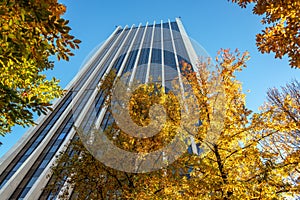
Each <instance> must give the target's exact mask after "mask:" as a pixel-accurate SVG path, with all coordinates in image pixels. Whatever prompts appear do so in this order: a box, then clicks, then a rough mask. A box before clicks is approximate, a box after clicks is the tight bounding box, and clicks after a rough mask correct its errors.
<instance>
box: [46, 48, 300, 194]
mask: <svg viewBox="0 0 300 200" xmlns="http://www.w3.org/2000/svg"><path fill="white" fill-rule="evenodd" d="M248 59H249V56H248V54H247V53H244V54H242V55H241V54H240V53H239V52H238V51H236V52H234V53H231V52H230V51H229V50H222V51H220V52H219V55H218V56H217V59H216V63H217V64H216V69H217V70H216V71H215V72H213V73H212V72H211V71H210V70H209V69H210V68H209V66H211V64H210V63H209V62H206V61H205V62H199V64H198V70H199V71H200V72H201V73H199V74H197V73H195V72H194V71H192V70H191V69H192V68H191V66H190V65H189V64H188V63H185V62H182V66H183V70H182V71H183V73H184V75H185V77H186V78H187V80H188V81H189V82H190V83H191V85H192V88H193V92H194V94H195V96H196V99H197V101H198V103H199V105H200V111H201V112H200V113H199V119H200V120H201V126H200V127H199V128H198V130H197V132H196V134H195V135H193V136H194V139H195V141H196V143H197V144H199V145H200V147H201V148H200V151H201V150H203V148H204V147H206V148H208V149H209V151H207V152H203V153H202V154H200V155H196V154H191V152H189V151H186V152H185V153H184V154H183V155H182V156H181V157H180V158H179V159H177V160H176V161H175V162H174V163H172V164H170V165H168V166H167V167H165V168H163V169H161V170H157V171H154V172H149V173H137V174H134V173H127V172H123V171H117V170H114V169H111V168H109V167H106V166H105V165H104V164H102V163H101V162H99V161H98V160H96V159H95V158H94V157H93V156H92V155H91V154H90V153H89V151H87V150H86V149H85V148H84V146H83V145H82V143H81V142H80V140H75V141H74V142H72V143H71V147H70V148H69V149H70V151H67V153H62V154H61V156H60V158H59V159H58V163H57V165H56V166H54V167H53V176H52V180H53V182H52V185H50V186H49V188H47V190H50V191H52V192H53V193H56V192H57V191H58V188H59V187H60V186H62V185H63V184H64V183H65V182H64V181H58V180H65V181H67V182H68V184H67V186H68V187H69V188H74V191H75V194H76V195H77V197H78V198H80V199H82V198H96V199H107V198H111V199H284V197H286V196H288V195H295V194H299V192H300V186H299V175H300V174H299V166H300V164H299V156H298V154H299V152H298V151H299V127H300V126H299V91H300V90H299V83H298V82H295V83H292V84H291V85H288V86H287V87H286V88H284V89H283V92H279V91H278V90H270V92H269V93H268V95H269V103H268V104H267V105H266V106H265V107H264V109H263V110H262V111H261V112H259V113H254V114H252V111H250V110H249V109H247V107H246V104H245V94H244V93H243V92H242V87H241V83H240V82H239V81H237V80H236V77H235V73H236V72H237V71H240V70H242V68H243V67H245V66H246V61H247V60H248ZM216 80H217V81H216ZM216 83H217V84H216ZM217 85H219V86H221V87H222V90H220V91H219V90H212V88H216V86H217ZM148 89H149V90H146V91H150V92H151V91H153V87H150V88H148ZM144 92H145V90H143V91H140V90H137V91H136V93H135V94H134V95H137V96H133V99H132V105H131V106H132V107H131V108H132V113H131V116H134V117H133V118H135V119H136V120H135V122H136V123H140V124H142V125H144V123H145V122H147V117H148V115H147V111H148V109H149V105H150V104H151V103H149V102H147V101H148V100H147V99H145V98H143V97H144V95H145V93H144ZM167 96H168V95H167ZM219 96H221V99H220V101H219V102H218V104H215V103H214V102H215V101H216V97H219ZM164 97H166V96H165V94H160V95H158V96H157V97H156V98H154V97H153V96H151V98H150V99H149V101H153V102H157V101H159V100H162V99H164ZM141 99H142V103H141V102H139V101H141ZM154 100H155V101H154ZM168 101H170V102H174V99H172V98H171V99H170V100H165V101H163V102H165V103H166V104H165V105H167V107H168V106H169V107H170V109H169V112H172V111H174V110H176V109H177V106H176V105H175V106H174V104H172V103H171V104H168V103H167V102H168ZM221 101H222V102H223V103H222V104H220V102H221ZM218 105H221V106H222V107H221V108H223V111H224V115H223V117H224V118H223V120H220V121H217V122H218V123H217V124H216V122H215V120H214V118H215V117H216V116H215V115H214V113H215V112H216V110H218V109H219V108H217V109H216V106H218ZM143 106H144V107H143ZM142 107H143V108H142ZM134 113H135V115H134ZM172 113H173V115H174V117H173V118H170V119H169V120H171V121H172V123H170V124H169V125H168V126H167V127H166V128H165V129H163V131H162V132H161V133H160V134H158V136H157V137H154V138H155V139H156V140H154V138H153V140H151V141H150V140H145V141H141V140H139V139H136V138H134V137H129V136H128V135H126V136H125V133H122V130H120V129H118V127H117V125H116V124H114V125H113V126H114V127H111V128H112V129H114V130H119V131H117V132H111V129H109V128H108V129H107V130H106V133H107V134H110V133H113V134H112V135H111V136H110V139H111V140H114V141H115V144H116V145H119V146H120V147H122V148H124V149H126V150H128V151H145V148H147V149H146V151H151V150H153V149H157V148H161V147H162V146H163V145H165V143H164V142H165V140H164V136H167V137H172V133H173V132H174V131H176V126H177V125H178V124H177V122H178V120H179V121H180V120H181V119H182V118H184V116H182V114H181V115H179V114H178V113H177V112H172ZM176 113H177V114H176ZM139 118H143V119H144V120H142V121H138V119H139ZM215 126H219V127H221V129H214V128H213V127H215ZM212 130H213V131H216V130H218V132H217V133H214V134H215V135H217V139H216V140H210V139H207V138H210V137H209V135H210V134H213V131H212ZM116 133H118V134H116ZM170 133H171V134H170ZM143 142H144V143H143ZM152 143H154V144H152ZM143 147H144V148H143ZM139 148H140V149H139ZM74 152H77V153H74ZM72 154H74V156H70V155H72ZM67 177H68V178H67ZM68 187H66V188H64V189H63V191H64V192H63V193H61V195H62V196H61V198H65V197H67V196H68V195H69V194H68V192H69V190H68V189H69V188H68Z"/></svg>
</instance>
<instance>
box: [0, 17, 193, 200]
mask: <svg viewBox="0 0 300 200" xmlns="http://www.w3.org/2000/svg"><path fill="white" fill-rule="evenodd" d="M196 57H197V56H196V53H195V51H194V48H193V46H192V43H191V41H190V39H189V38H188V37H187V34H186V31H185V29H184V27H183V25H182V23H181V21H180V19H178V18H177V19H176V20H175V21H173V22H170V21H168V22H160V23H155V22H154V23H153V24H152V25H149V24H148V23H147V24H146V25H139V26H134V25H133V26H131V27H128V26H125V27H124V28H121V27H120V26H119V27H117V28H116V30H115V31H114V32H113V33H112V34H111V35H110V37H109V38H108V39H107V40H106V41H105V42H104V43H103V44H102V45H101V46H100V47H99V48H98V49H97V51H96V52H95V53H94V55H92V56H91V57H90V58H89V59H88V61H87V62H86V63H85V65H84V67H83V68H82V69H81V71H80V72H79V73H78V74H77V75H76V77H74V79H73V80H72V81H71V83H70V84H69V85H68V86H67V88H66V91H67V92H66V94H65V95H64V97H62V98H61V99H59V100H57V101H56V102H55V104H54V106H53V108H54V109H53V112H51V113H48V114H47V115H46V116H43V117H41V118H39V120H38V121H37V124H38V125H37V126H35V127H33V128H31V129H30V130H29V131H27V132H26V133H25V134H24V136H23V137H22V138H21V139H20V141H18V142H17V143H16V145H15V146H14V147H13V148H12V149H11V150H10V151H9V152H7V153H6V154H5V155H4V156H3V157H2V159H1V160H0V172H1V175H0V197H1V199H39V198H40V199H44V198H48V197H47V195H48V194H45V193H43V192H42V191H43V188H44V187H45V186H46V185H47V183H48V181H49V178H48V177H47V175H48V174H50V173H51V169H50V167H51V166H52V165H53V164H54V162H55V160H56V157H55V155H57V154H58V153H59V152H61V151H64V150H65V149H66V146H67V145H68V143H69V142H70V140H71V139H72V138H73V137H74V135H75V129H74V125H80V126H83V127H90V125H91V124H92V123H94V121H95V120H98V121H99V123H100V126H101V128H103V129H105V128H106V127H107V126H108V125H109V124H110V123H112V121H113V120H114V118H113V116H111V115H110V114H109V113H108V112H106V109H105V107H104V106H103V104H104V102H105V99H106V96H105V95H106V94H105V93H104V92H103V91H101V90H99V89H98V88H99V87H98V86H99V84H100V82H101V80H102V79H103V77H105V75H107V74H108V73H109V72H110V71H111V70H113V69H114V70H115V71H116V72H117V75H118V76H121V75H122V74H124V73H126V72H129V71H130V72H131V76H130V79H131V80H139V81H141V82H144V83H147V82H148V81H149V80H150V79H152V80H151V81H153V82H159V83H161V85H162V86H163V87H165V88H166V90H167V89H168V88H171V81H172V80H173V79H174V77H181V70H182V69H181V67H182V66H181V61H182V60H184V61H185V62H187V63H191V64H192V66H195V62H196V60H195V59H196ZM179 81H180V78H179ZM92 110H93V112H92ZM192 149H193V152H196V151H197V150H196V148H195V145H192Z"/></svg>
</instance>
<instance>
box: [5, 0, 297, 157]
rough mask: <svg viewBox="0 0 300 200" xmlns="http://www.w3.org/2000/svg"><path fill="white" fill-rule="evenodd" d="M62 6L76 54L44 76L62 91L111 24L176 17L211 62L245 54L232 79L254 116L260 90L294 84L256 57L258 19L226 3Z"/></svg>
mask: <svg viewBox="0 0 300 200" xmlns="http://www.w3.org/2000/svg"><path fill="white" fill-rule="evenodd" d="M60 2H61V3H63V4H65V5H66V6H67V12H66V14H65V16H64V18H66V19H69V20H70V24H69V25H70V27H71V28H72V31H71V34H73V35H75V36H76V37H77V38H78V39H80V40H82V43H81V45H80V49H79V50H76V51H74V53H75V56H74V57H72V58H71V59H70V61H69V62H65V61H59V62H58V61H56V62H55V69H54V70H52V71H49V72H47V74H48V76H49V78H51V77H53V76H55V77H57V78H58V79H60V80H61V86H62V87H65V86H66V85H67V84H68V83H69V82H70V81H71V80H72V78H73V77H74V76H75V75H76V73H77V72H78V71H79V69H80V67H81V65H82V63H83V61H84V59H85V57H86V56H87V55H88V54H89V53H90V52H91V51H92V50H93V49H94V48H95V47H96V46H97V45H99V44H100V43H101V42H103V41H104V40H105V39H106V38H107V37H108V36H109V35H110V34H111V33H112V32H113V31H114V29H115V26H116V25H121V26H125V25H132V24H136V25H138V24H139V23H142V24H146V22H149V23H152V22H153V21H154V20H155V21H160V20H164V21H167V20H168V19H170V20H174V19H175V18H176V17H179V16H180V17H181V20H182V23H183V25H184V27H185V29H186V31H187V33H188V35H189V36H190V37H191V38H193V39H194V40H196V41H197V42H198V43H199V44H201V45H202V46H203V47H204V48H205V49H206V51H207V52H208V53H209V54H210V55H211V56H212V57H215V55H216V53H217V51H218V50H219V49H220V48H224V49H226V48H230V49H232V50H234V49H236V48H238V49H239V50H240V51H241V52H244V51H248V52H249V53H250V56H251V59H250V60H249V61H248V63H247V66H248V67H247V68H246V69H245V70H243V71H242V72H240V73H238V74H237V78H238V80H240V81H241V82H242V83H243V89H244V91H247V90H250V93H248V92H246V94H247V98H246V103H247V106H248V108H250V109H252V110H254V111H258V107H259V106H261V105H262V104H263V102H264V101H265V97H266V91H267V89H268V88H271V87H280V86H282V85H285V84H286V83H287V82H289V81H291V80H292V79H298V80H300V70H299V69H298V70H297V69H291V68H290V67H289V65H288V59H287V58H286V57H285V58H283V59H282V60H279V59H274V54H261V53H260V52H258V50H257V47H256V45H255V35H256V34H257V33H259V32H260V31H261V30H262V29H263V26H262V25H261V24H260V20H261V17H260V16H256V15H253V14H252V11H251V8H249V9H241V8H240V7H238V6H237V5H235V4H232V3H230V2H228V1H227V0H211V1H203V0H185V1H177V0H173V1H172V0H151V1H146V0H145V1H137V0H127V1H124V0H123V1H121V0H115V1H109V0H105V1H100V0H84V1H82V0H72V1H71V0H69V1H67V0H61V1H60ZM25 131H26V129H23V128H20V127H15V128H14V129H13V132H12V133H11V134H8V135H7V136H5V137H4V138H3V137H1V138H0V141H1V142H2V143H3V145H2V146H1V147H0V157H1V156H2V155H3V154H4V153H5V152H7V151H8V150H9V148H11V147H12V146H13V145H14V144H15V143H16V142H17V141H18V139H19V138H20V137H21V136H22V135H23V134H24V133H25Z"/></svg>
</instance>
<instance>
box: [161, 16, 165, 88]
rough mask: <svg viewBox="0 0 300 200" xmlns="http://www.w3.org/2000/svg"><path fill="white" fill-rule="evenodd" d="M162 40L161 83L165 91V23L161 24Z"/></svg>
mask: <svg viewBox="0 0 300 200" xmlns="http://www.w3.org/2000/svg"><path fill="white" fill-rule="evenodd" d="M160 40H161V83H162V87H163V90H165V59H164V30H163V21H162V20H161V22H160Z"/></svg>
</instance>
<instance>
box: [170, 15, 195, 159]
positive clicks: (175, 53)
mask: <svg viewBox="0 0 300 200" xmlns="http://www.w3.org/2000/svg"><path fill="white" fill-rule="evenodd" d="M169 29H170V33H171V40H172V46H173V50H174V55H175V62H176V68H177V72H178V77H179V84H180V89H181V93H182V97H183V98H184V87H183V83H182V79H181V73H180V69H179V63H178V57H177V51H176V47H175V42H174V37H173V31H172V27H171V22H170V20H169ZM190 140H191V146H192V151H193V153H195V154H198V152H197V147H196V144H195V140H194V137H193V136H190Z"/></svg>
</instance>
